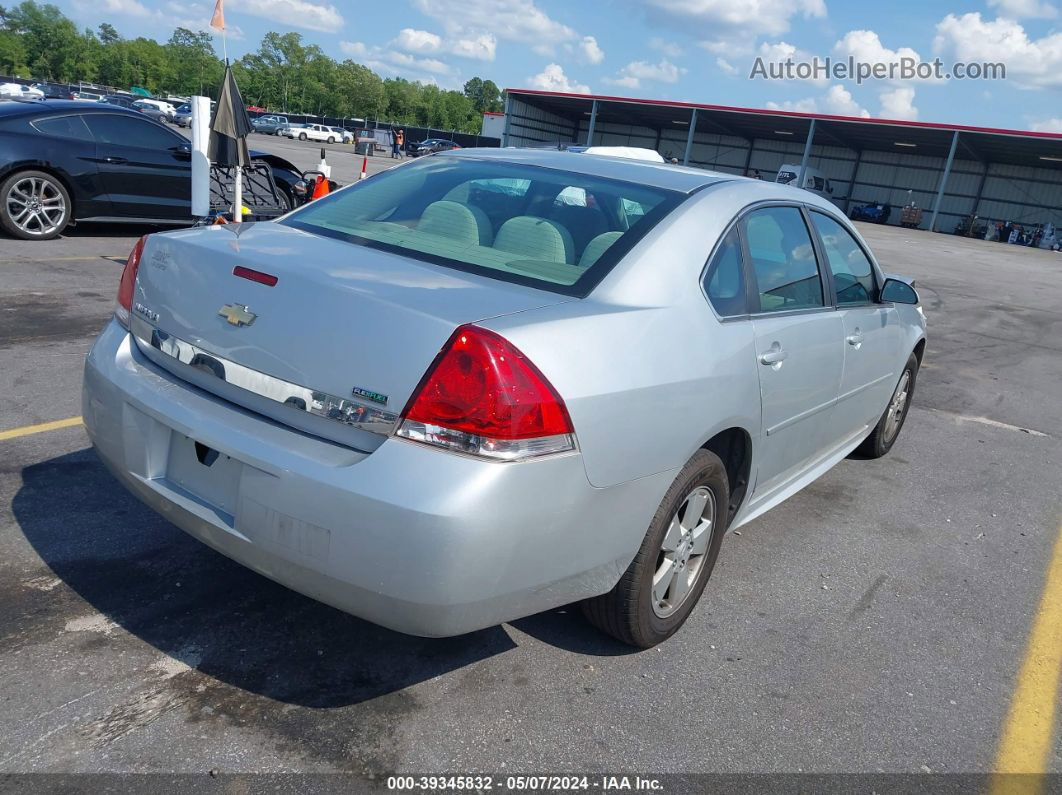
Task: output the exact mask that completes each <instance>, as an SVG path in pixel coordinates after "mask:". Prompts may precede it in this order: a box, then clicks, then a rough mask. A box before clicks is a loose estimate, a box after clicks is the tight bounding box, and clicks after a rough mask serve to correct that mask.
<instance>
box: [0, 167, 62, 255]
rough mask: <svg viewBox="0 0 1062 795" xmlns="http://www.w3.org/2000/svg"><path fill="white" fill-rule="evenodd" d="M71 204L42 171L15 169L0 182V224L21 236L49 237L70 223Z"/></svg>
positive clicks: (26, 238) (35, 238)
mask: <svg viewBox="0 0 1062 795" xmlns="http://www.w3.org/2000/svg"><path fill="white" fill-rule="evenodd" d="M73 209H74V205H73V203H72V202H71V201H70V194H69V193H68V192H67V190H66V188H65V187H64V186H63V183H62V182H60V181H59V180H58V179H57V178H55V177H54V176H52V175H51V174H48V173H46V172H44V171H18V172H16V173H14V174H12V175H11V176H9V177H8V178H7V179H5V180H4V181H3V183H0V226H2V227H3V228H4V231H6V232H7V233H8V234H10V235H12V236H14V237H17V238H19V239H21V240H51V239H52V238H55V237H58V236H59V235H60V234H62V232H63V230H64V229H66V227H67V226H68V225H69V224H70V219H71V217H72V215H73Z"/></svg>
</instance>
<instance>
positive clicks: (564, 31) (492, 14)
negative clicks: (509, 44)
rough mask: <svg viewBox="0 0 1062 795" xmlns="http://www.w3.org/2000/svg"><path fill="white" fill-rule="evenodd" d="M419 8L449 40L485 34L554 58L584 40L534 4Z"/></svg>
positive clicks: (427, 0) (420, 1)
mask: <svg viewBox="0 0 1062 795" xmlns="http://www.w3.org/2000/svg"><path fill="white" fill-rule="evenodd" d="M413 4H414V5H415V6H416V8H417V9H418V10H419V11H421V12H422V13H424V14H425V15H427V16H429V17H431V18H433V19H435V20H438V22H439V23H440V24H441V25H442V26H443V27H444V28H445V29H446V32H447V34H448V35H449V36H451V37H452V38H455V39H469V38H471V37H475V36H477V35H482V34H484V33H490V34H493V36H494V37H496V38H497V39H499V40H501V41H514V42H519V43H521V44H526V45H528V46H530V47H531V48H532V50H534V51H535V52H537V53H540V54H543V55H552V54H553V53H554V52H555V50H556V47H557V46H558V45H561V44H569V43H573V42H577V41H578V40H579V39H580V38H581V37H580V35H579V34H578V33H576V32H575V30H573V29H572V28H570V27H568V26H567V25H565V24H563V23H561V22H557V21H556V20H554V19H553V18H551V17H550V16H549V15H548V14H546V13H545V12H544V11H542V10H541V9H540V8H539V7H538V6H536V5H535V3H534V0H463V2H462V3H461V4H460V5H459V6H455V5H454V3H452V2H450V0H414V3H413Z"/></svg>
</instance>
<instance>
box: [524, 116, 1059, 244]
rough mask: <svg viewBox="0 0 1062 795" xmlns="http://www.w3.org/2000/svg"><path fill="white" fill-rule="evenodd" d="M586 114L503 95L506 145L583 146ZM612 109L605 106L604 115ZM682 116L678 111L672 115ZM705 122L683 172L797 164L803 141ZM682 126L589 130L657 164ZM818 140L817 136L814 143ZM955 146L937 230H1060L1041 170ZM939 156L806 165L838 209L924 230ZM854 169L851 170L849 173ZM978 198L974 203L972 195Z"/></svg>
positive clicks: (843, 151) (840, 157)
mask: <svg viewBox="0 0 1062 795" xmlns="http://www.w3.org/2000/svg"><path fill="white" fill-rule="evenodd" d="M586 106H587V113H586V114H585V115H584V116H583V118H582V120H581V121H580V122H579V123H578V125H573V124H572V123H571V122H570V121H568V120H567V119H563V118H561V117H559V116H555V115H554V114H551V113H548V112H546V111H542V110H538V109H536V108H533V107H531V106H530V105H527V104H526V103H524V102H522V101H521V100H520V99H519V98H517V97H515V96H512V97H510V111H511V115H510V119H509V124H510V128H509V144H510V145H512V146H534V145H542V144H547V143H560V142H563V143H578V144H585V143H586V135H587V131H588V128H589V124H590V115H589V110H590V100H587V102H586ZM616 108H617V106H616V104H614V103H609V112H610V114H615V111H616ZM675 115H676V117H679V118H681V117H687V118H688V114H687V112H686V111H683V110H677V109H676V111H675ZM709 125H710V122H707V121H705V120H704V119H701V121H700V123H699V125H698V129H697V130H696V132H695V134H694V138H693V146H692V148H691V150H690V161H689V164H690V165H691V166H697V167H699V168H707V169H711V170H714V171H722V172H725V173H729V174H745V173H747V172H750V171H752V170H753V169H755V170H758V171H759V172H760V173H761V175H762V176H763V178H764V179H767V180H772V179H774V177H775V175H776V174H777V173H778V170H779V168H780V167H781V166H782V165H783V164H785V163H799V162H800V159H801V157H802V155H803V153H804V140H803V138H801V137H800V136H794V140H793V141H791V142H789V141H778V140H772V139H756V140H754V141H753V142H752V147H751V151H750V147H749V143H748V142H747V141H746V140H745V139H744V138H739V137H734V136H729V135H725V134H717V133H714V132H708V131H706V130H705V128H707V127H708V126H709ZM688 133H689V127H688V125H684V124H678V123H674V122H673V123H672V125H671V126H670V127H666V128H662V129H660V130H656V129H654V128H650V127H642V126H637V125H633V124H621V123H616V122H611V121H609V122H606V121H602V120H601V119H598V120H597V122H596V123H595V125H594V141H593V143H594V144H596V145H599V146H639V147H645V148H647V149H653V150H656V151H658V152H659V153H660V154H661V155H663V156H664V157H665V158H677V159H678V160H679V161H680V162H681V160H682V157H683V154H684V152H685V150H686V137H687V135H688ZM822 137H825V136H822V134H821V133H820V137H819V140H821V138H822ZM961 155H962V149H961V148H960V149H959V151H958V153H957V155H956V158H955V161H954V162H953V163H952V167H951V174H950V176H949V177H948V185H947V189H946V191H945V193H944V198H943V200H942V201H941V206H940V213H939V218H938V221H937V229H938V230H941V231H945V232H949V231H951V230H952V229H953V228H954V226H955V225H956V224H957V223H958V222H959V221H960V220H961V219H963V218H965V217H967V216H969V215H971V214H973V213H974V212H975V211H976V213H977V215H978V216H979V217H980V218H981V219H982V220H985V221H990V222H993V223H994V222H997V221H1013V222H1016V223H1021V224H1043V223H1053V224H1055V225H1056V226H1059V225H1060V224H1062V180H1060V178H1059V175H1058V172H1057V171H1055V170H1052V169H1046V168H1028V167H1025V166H1010V165H1003V164H989V165H988V167H987V171H986V167H985V166H984V165H983V164H981V163H979V162H977V161H975V160H964V159H961ZM944 162H945V161H944V158H942V157H926V156H924V155H918V154H913V153H909V152H885V151H882V152H878V151H869V150H868V151H864V152H863V154H862V156H859V155H858V154H857V153H856V152H855V151H853V150H851V149H847V148H845V147H841V146H828V145H821V144H820V145H815V146H813V147H812V150H811V159H810V161H809V165H811V166H813V167H815V168H817V169H819V170H820V171H822V172H823V173H824V174H825V175H826V177H827V178H828V179H829V180H830V181H831V182H832V183H833V189H834V193H833V198H834V201H835V202H836V203H837V204H838V205H839V206H841V207H842V208H845V209H847V208H848V207H850V206H852V205H855V204H863V203H867V202H886V203H888V204H891V205H892V206H893V207H894V208H895V209H894V210H893V213H892V217H891V219H890V220H891V222H892V223H898V221H899V208H900V207H902V206H903V205H905V204H907V203H908V202H914V203H915V204H916V205H917V206H919V207H922V208H923V209H925V210H926V212H925V214H924V218H923V221H922V226H923V227H927V226H928V224H929V218H930V214H931V210H932V208H933V202H934V200H935V199H936V192H937V188H938V185H939V181H940V175H941V172H942V171H943V169H944ZM857 165H858V168H857ZM979 194H980V199H979V200H978V195H979Z"/></svg>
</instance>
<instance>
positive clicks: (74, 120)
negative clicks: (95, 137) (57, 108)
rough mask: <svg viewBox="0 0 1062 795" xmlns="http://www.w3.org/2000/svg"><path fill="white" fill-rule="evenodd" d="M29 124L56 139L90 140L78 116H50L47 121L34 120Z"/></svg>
mask: <svg viewBox="0 0 1062 795" xmlns="http://www.w3.org/2000/svg"><path fill="white" fill-rule="evenodd" d="M31 123H32V125H33V126H34V127H35V128H36V129H37V130H38V131H39V132H42V133H44V134H45V135H54V136H55V137H56V138H76V139H77V140H79V141H90V140H92V135H91V133H89V131H88V127H86V126H85V122H84V120H82V118H81V116H78V115H70V116H50V117H48V118H47V119H35V120H34V121H33V122H31Z"/></svg>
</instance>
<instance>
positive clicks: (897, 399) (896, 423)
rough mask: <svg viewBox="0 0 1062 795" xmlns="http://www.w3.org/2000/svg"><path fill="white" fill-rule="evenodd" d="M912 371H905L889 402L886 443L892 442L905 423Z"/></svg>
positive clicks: (886, 417) (886, 419) (886, 418)
mask: <svg viewBox="0 0 1062 795" xmlns="http://www.w3.org/2000/svg"><path fill="white" fill-rule="evenodd" d="M910 386H911V371H910V370H904V371H903V375H902V376H901V377H900V383H898V384H897V385H896V391H895V392H893V393H892V400H890V401H889V408H888V412H887V413H886V415H885V441H886V442H891V441H892V440H893V439H895V438H896V434H898V433H899V432H900V425H901V424H902V423H903V415H904V409H905V408H906V407H907V397H908V395H909V393H910Z"/></svg>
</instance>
